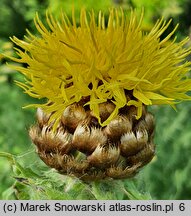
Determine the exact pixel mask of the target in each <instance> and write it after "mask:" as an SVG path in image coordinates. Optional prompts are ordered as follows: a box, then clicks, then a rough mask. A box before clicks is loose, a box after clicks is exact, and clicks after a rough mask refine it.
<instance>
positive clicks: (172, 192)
mask: <svg viewBox="0 0 191 216" xmlns="http://www.w3.org/2000/svg"><path fill="white" fill-rule="evenodd" d="M0 5H1V7H0V14H1V16H0V26H1V28H0V53H4V54H8V55H12V54H13V48H12V43H11V42H10V40H9V37H10V36H13V35H15V36H17V37H19V38H22V37H23V36H24V34H25V29H26V28H28V29H30V30H31V31H32V32H35V28H34V24H33V18H34V16H35V12H36V11H37V12H38V13H39V14H40V16H41V17H42V19H44V16H45V11H46V10H47V9H49V10H50V11H51V12H52V13H53V14H54V15H55V16H57V17H58V16H59V12H60V9H61V8H62V10H63V11H65V12H66V13H67V14H68V15H69V16H70V12H71V8H72V7H73V6H74V7H75V10H76V14H78V13H79V11H80V8H81V7H82V6H84V5H85V6H86V7H87V8H88V9H91V8H94V9H95V10H96V11H99V10H100V9H102V10H104V11H105V14H107V9H108V8H109V7H117V6H121V7H123V8H128V7H129V6H131V7H133V8H137V9H138V10H140V9H141V8H142V7H144V10H145V20H144V26H143V27H144V28H145V30H147V29H149V28H150V27H151V26H152V24H153V23H154V22H155V21H156V19H158V18H159V17H161V16H164V17H165V18H166V19H169V18H171V17H172V18H173V23H172V28H173V26H174V25H176V23H178V22H179V23H180V27H179V30H178V32H177V35H178V38H179V39H181V38H182V37H185V36H187V35H189V34H190V26H191V20H189V16H188V15H189V13H191V3H190V1H189V0H171V1H166V0H154V1H153V0H113V1H112V0H105V1H96V4H95V1H93V0H89V1H88V0H86V1H82V0H78V1H69V0H65V1H64V0H63V1H59V0H26V1H22V0H0ZM6 61H7V59H5V58H4V57H3V56H2V55H1V54H0V152H6V153H3V154H2V153H1V154H0V199H131V198H132V199H151V197H152V199H191V181H190V179H191V160H190V155H191V120H190V119H191V103H189V102H184V103H182V104H179V105H177V111H174V110H173V109H172V108H170V107H167V106H160V107H157V106H153V107H151V108H150V110H151V112H152V113H154V114H155V117H156V132H155V143H156V145H157V148H156V149H157V150H156V151H157V152H156V157H155V158H154V159H153V161H152V162H151V163H150V164H149V165H147V167H146V168H144V169H143V170H142V171H141V172H140V173H139V174H138V175H137V177H136V178H135V179H133V180H125V181H115V182H108V183H105V182H102V183H99V182H98V183H92V184H91V185H87V184H84V183H82V182H80V181H79V180H76V179H71V178H68V177H65V176H61V175H59V174H57V173H56V172H54V171H53V170H50V169H49V168H47V167H46V166H45V165H44V164H43V163H42V162H41V161H40V159H39V158H38V157H37V156H36V154H35V150H34V146H33V144H32V143H31V141H30V139H29V137H28V132H27V131H28V128H29V127H30V125H31V124H33V123H34V122H35V113H34V110H30V109H24V110H23V109H22V107H23V106H25V105H26V104H28V103H30V102H31V101H32V100H33V99H31V98H29V97H28V96H27V95H24V94H23V93H22V90H21V89H20V88H19V87H17V86H16V85H15V84H14V80H15V79H17V80H18V79H21V76H20V75H19V74H17V72H16V71H12V70H11V69H10V68H8V67H7V65H6ZM66 182H67V183H66ZM99 188H100V190H99ZM111 188H112V191H115V192H114V193H111V190H110V189H111ZM113 188H115V190H113ZM23 191H24V192H23ZM64 192H67V193H64ZM148 192H149V193H150V195H151V196H150V195H149V193H148ZM66 194H67V195H66Z"/></svg>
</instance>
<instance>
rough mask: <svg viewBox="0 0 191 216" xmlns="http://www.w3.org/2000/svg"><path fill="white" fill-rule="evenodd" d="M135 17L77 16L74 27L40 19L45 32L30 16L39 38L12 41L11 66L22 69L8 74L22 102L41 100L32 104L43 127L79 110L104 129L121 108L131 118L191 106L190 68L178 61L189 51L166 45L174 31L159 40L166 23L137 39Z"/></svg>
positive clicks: (173, 42)
mask: <svg viewBox="0 0 191 216" xmlns="http://www.w3.org/2000/svg"><path fill="white" fill-rule="evenodd" d="M142 19H143V14H141V16H140V18H139V16H138V15H137V14H136V12H135V11H131V13H130V15H129V14H128V13H127V14H125V13H124V11H123V10H118V9H112V10H110V13H109V17H108V21H106V20H105V17H104V15H103V14H102V13H101V12H100V13H99V14H98V19H96V18H95V15H94V12H93V11H92V12H91V13H88V14H87V13H86V11H85V10H83V9H82V11H81V15H80V23H79V25H78V24H77V23H76V21H75V16H74V13H73V14H72V21H70V20H69V18H68V17H67V16H66V15H65V14H62V16H61V19H60V21H59V22H58V21H56V20H55V19H54V18H53V17H52V15H48V14H47V19H46V21H47V27H45V25H44V24H43V23H42V22H41V20H40V19H39V17H38V16H36V19H35V25H36V28H37V30H38V32H39V35H37V36H35V35H33V34H31V33H30V32H29V31H28V36H26V37H25V39H24V40H19V39H18V38H16V37H13V38H12V40H13V42H14V43H15V44H16V45H17V46H18V47H20V48H16V51H17V54H18V56H19V57H20V58H12V59H13V60H14V61H17V62H19V63H25V64H27V67H26V68H24V67H22V66H20V67H15V68H16V69H17V70H18V71H20V72H21V73H22V74H24V76H25V77H26V80H25V83H22V82H17V83H18V85H19V86H21V87H22V88H23V89H24V90H25V92H26V93H27V94H29V95H30V96H32V97H35V98H39V99H41V98H46V99H47V102H46V103H45V104H36V105H34V106H36V107H41V108H42V109H43V110H44V111H45V112H46V113H52V114H51V118H50V121H52V120H56V122H58V121H59V120H60V119H61V116H62V114H63V111H64V110H65V109H66V107H68V106H69V105H72V104H74V103H76V102H77V103H78V102H80V101H84V102H83V106H84V107H85V108H86V107H87V106H88V109H90V111H91V112H92V113H93V115H94V116H95V117H96V118H97V119H98V121H99V123H100V124H101V125H102V126H105V125H108V124H109V122H110V121H111V120H112V119H114V118H115V117H116V116H117V115H118V112H119V109H121V108H123V107H124V106H135V107H136V108H137V113H136V118H137V119H139V118H140V117H141V115H142V107H143V106H142V105H152V104H169V105H173V104H175V103H177V102H178V101H181V100H187V99H189V100H190V99H191V97H190V96H188V95H187V94H186V93H187V91H189V90H190V89H191V79H189V77H188V76H187V74H188V72H189V70H190V63H189V62H186V61H185V58H186V57H187V56H188V55H189V54H190V52H191V49H190V48H185V44H186V43H187V41H188V38H186V39H184V40H182V41H181V42H179V43H177V42H176V38H175V39H173V40H171V37H172V35H173V34H174V32H175V30H176V28H177V26H176V27H175V29H174V30H173V31H172V32H171V33H169V34H168V35H167V36H166V37H165V38H164V39H162V40H161V39H160V37H161V35H162V34H163V33H164V32H165V30H166V29H167V28H168V27H169V24H170V22H171V21H169V22H166V21H164V20H163V19H161V20H158V21H157V22H156V24H155V25H154V27H153V28H152V29H151V31H150V32H148V33H145V32H143V31H142V28H141V23H142ZM108 100H109V101H110V102H111V103H110V104H111V105H112V106H113V110H112V113H111V114H110V116H107V118H106V119H104V121H102V120H101V118H100V108H99V107H100V105H101V104H103V102H106V101H108Z"/></svg>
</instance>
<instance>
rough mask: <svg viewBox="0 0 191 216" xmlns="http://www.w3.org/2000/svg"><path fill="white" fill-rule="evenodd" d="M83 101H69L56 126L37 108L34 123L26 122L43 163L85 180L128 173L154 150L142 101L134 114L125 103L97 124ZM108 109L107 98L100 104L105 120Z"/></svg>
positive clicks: (149, 120)
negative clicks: (140, 109) (140, 111)
mask: <svg viewBox="0 0 191 216" xmlns="http://www.w3.org/2000/svg"><path fill="white" fill-rule="evenodd" d="M84 103H85V102H84ZM83 105H84V104H83V100H81V102H80V103H75V104H73V105H70V106H68V107H67V108H66V109H65V110H64V111H63V115H62V118H61V121H60V122H59V125H58V126H57V128H56V130H53V127H52V126H53V124H52V122H49V118H50V116H51V115H46V114H45V113H44V112H43V111H42V110H41V109H38V110H37V119H38V123H37V125H35V126H33V127H31V129H30V137H31V139H32V141H33V143H34V144H35V145H36V147H37V153H38V154H39V156H40V158H41V159H42V160H43V161H44V162H45V163H46V164H47V165H48V166H50V167H52V168H55V169H56V170H58V171H59V172H60V173H62V174H66V175H71V176H76V177H78V178H80V179H82V180H85V181H89V180H97V179H105V178H113V179H121V178H130V177H133V176H134V175H135V174H136V173H137V172H138V171H139V169H140V168H141V167H143V166H144V165H146V164H147V163H149V162H150V161H151V159H152V158H153V156H154V153H155V146H154V144H153V133H154V119H153V116H152V114H151V113H149V112H147V111H146V109H145V107H143V114H142V117H141V118H140V119H138V120H136V118H135V109H134V107H133V106H128V107H125V108H123V109H121V110H119V114H118V116H117V117H115V118H114V119H113V120H111V121H110V123H109V124H108V125H107V126H105V127H102V126H101V125H100V124H99V123H98V120H97V119H96V118H95V116H93V114H92V112H91V111H90V110H89V109H88V108H87V107H85V108H86V109H85V108H84V106H83ZM113 110H114V105H113V103H112V102H105V103H102V104H100V106H99V112H100V117H101V119H102V120H103V121H104V119H105V118H107V117H108V116H109V115H110V114H111V113H112V112H113Z"/></svg>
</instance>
